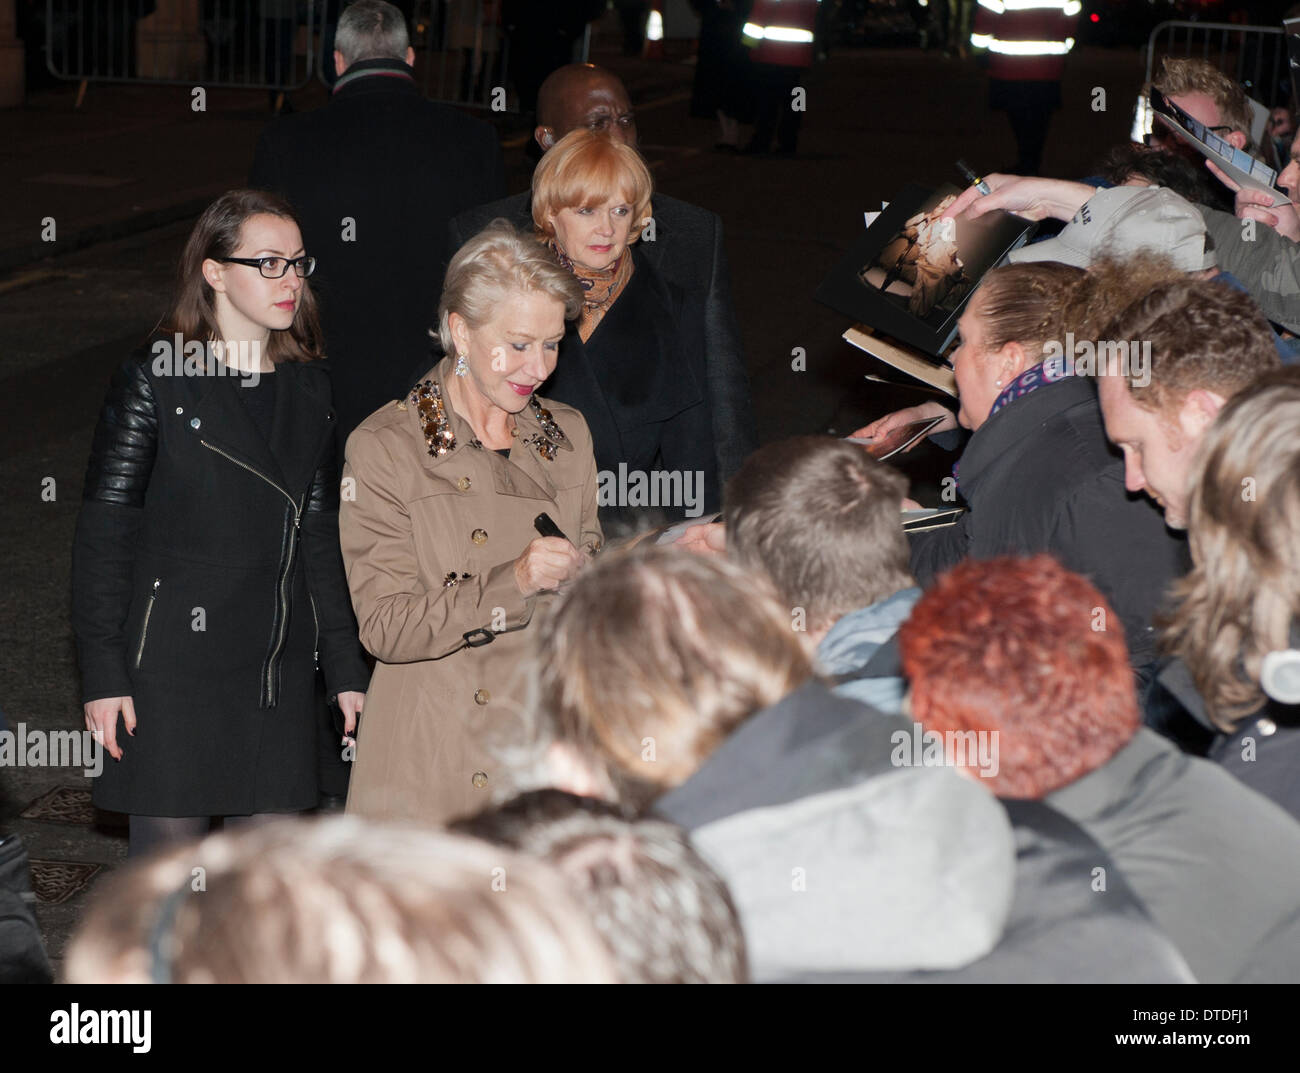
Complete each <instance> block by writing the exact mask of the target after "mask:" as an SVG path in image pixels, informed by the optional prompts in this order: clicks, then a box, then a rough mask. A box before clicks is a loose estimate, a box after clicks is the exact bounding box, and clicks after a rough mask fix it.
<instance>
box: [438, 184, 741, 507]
mask: <svg viewBox="0 0 1300 1073" xmlns="http://www.w3.org/2000/svg"><path fill="white" fill-rule="evenodd" d="M651 214H652V215H653V217H654V221H655V237H654V241H653V242H650V241H646V240H644V239H643V240H641V241H639V242H637V243H636V245H635V246H634V247H633V249H634V250H636V251H637V254H638V256H639V257H640V258H641V259H642V260H643V261H644V262H645V263H646V264H648V265H650V267H652V268H653V269H655V271H656V272H658V274H659V276H660V277H661V278H662V279H663V280H664V281H665V282H666V283H669V284H673V285H675V286H677V287H680V288H681V289H682V291H684V292H685V293H686V294H687V295H689V296H690V297H691V299H692V300H693V301H695V302H697V303H699V304H700V306H701V307H702V309H703V315H704V329H703V330H704V335H703V340H702V341H703V363H704V364H703V368H704V381H705V386H706V388H707V392H708V412H709V421H710V429H711V432H712V438H713V451H714V456H715V458H716V462H715V469H716V472H717V474H718V479H719V482H720V483H725V482H726V480H727V478H728V477H730V476H731V475H732V474H733V473H735V472H736V470H738V469H739V468H740V464H741V463H742V462H744V460H745V458H746V457H747V456H748V455H749V453H750V452H751V451H753V450H754V448H755V447H757V446H758V441H757V438H756V433H755V426H754V408H753V403H752V402H751V400H750V393H749V376H748V374H747V373H746V371H745V357H744V353H743V352H742V350H741V346H740V331H739V328H738V327H737V324H736V313H735V309H734V308H733V307H732V304H731V272H730V269H729V268H728V266H727V254H726V251H725V249H724V248H723V242H722V221H721V220H720V219H719V218H718V214H717V213H714V212H709V211H708V210H707V209H702V208H700V207H699V206H697V205H691V204H688V203H687V202H685V201H678V200H677V199H676V198H672V197H668V196H666V195H664V194H655V195H654V198H653V200H652V203H651ZM497 217H503V218H505V219H507V220H509V221H510V222H511V223H513V224H514V225H515V226H516V227H519V228H521V229H523V230H524V231H526V232H531V231H532V230H533V214H532V196H531V194H529V193H528V192H527V191H525V192H524V193H522V194H515V195H513V196H512V197H508V198H504V199H502V200H501V201H495V202H492V203H491V204H488V205H480V206H479V207H478V208H476V209H471V210H469V211H468V212H463V213H461V214H460V215H459V216H457V217H456V218H455V219H453V220H452V222H451V247H452V250H453V251H454V250H456V249H459V248H460V247H461V246H462V245H464V243H465V242H467V241H468V240H469V239H470V238H472V237H473V236H474V235H476V234H477V233H478V232H479V231H481V230H482V229H483V228H484V227H486V226H487V225H488V224H489V223H490V222H491V221H492V220H494V219H496V218H497ZM553 397H555V398H559V397H560V396H553ZM574 405H577V404H576V403H575V404H574ZM578 408H579V409H581V407H580V406H579V407H578ZM583 416H584V417H587V414H586V413H585V412H584V414H583ZM590 420H591V418H590V417H588V421H590ZM592 431H593V434H594V433H595V429H594V428H593V430H592ZM596 444H597V446H596V450H597V458H598V459H599V451H600V440H599V438H597V440H596Z"/></svg>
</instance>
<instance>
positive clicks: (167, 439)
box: [72, 351, 369, 816]
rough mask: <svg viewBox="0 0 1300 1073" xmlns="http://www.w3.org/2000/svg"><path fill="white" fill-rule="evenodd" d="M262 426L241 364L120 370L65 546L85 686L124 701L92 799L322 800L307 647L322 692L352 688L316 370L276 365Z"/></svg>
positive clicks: (148, 804) (332, 480)
mask: <svg viewBox="0 0 1300 1073" xmlns="http://www.w3.org/2000/svg"><path fill="white" fill-rule="evenodd" d="M264 375H267V376H275V377H276V378H277V380H276V397H275V413H274V417H273V421H272V426H271V435H270V439H269V442H268V439H267V438H266V437H264V436H263V435H262V434H261V432H259V430H258V428H257V426H256V424H255V423H254V421H253V418H252V417H251V416H250V414H249V412H248V410H247V409H246V408H245V406H244V404H243V403H242V402H241V401H240V399H239V392H240V391H241V390H242V389H241V388H240V386H239V381H238V378H236V377H230V376H195V375H189V376H187V375H177V374H176V373H175V372H168V371H167V370H165V369H164V370H163V373H162V374H161V375H160V372H159V368H158V367H157V366H156V364H155V361H154V358H153V357H152V356H151V355H150V353H149V352H148V351H142V352H140V353H137V354H136V355H135V356H134V357H132V358H131V359H129V360H128V361H127V362H125V363H124V364H123V365H122V366H121V367H120V368H119V369H118V370H117V371H116V373H115V374H114V375H113V378H112V381H111V383H110V386H109V390H108V395H107V398H106V399H105V402H104V408H103V410H102V412H101V414H100V418H99V424H98V425H97V427H96V429H95V437H94V443H93V446H92V448H91V456H90V464H89V467H88V470H87V473H86V484H85V490H84V493H83V502H82V508H81V513H80V515H79V516H78V519H77V531H76V537H75V539H74V543H73V579H72V586H73V593H72V595H73V625H74V629H75V632H76V637H77V648H78V655H79V660H80V665H81V674H82V694H83V700H85V701H91V700H97V699H100V698H104V697H117V696H129V697H131V698H132V699H133V701H134V705H135V712H136V718H137V721H138V725H137V729H136V732H135V735H134V736H133V737H132V736H128V735H127V734H126V733H125V731H124V729H123V728H122V726H121V724H120V723H119V727H118V735H117V740H118V743H119V745H121V747H122V751H123V757H122V759H121V761H120V762H119V761H114V760H112V759H111V758H109V759H107V760H106V761H105V765H104V771H103V773H102V774H101V775H100V776H99V777H98V778H97V779H96V781H95V790H94V799H95V803H96V804H97V805H99V807H101V808H105V809H110V810H113V811H116V812H125V813H133V814H138V815H152V816H213V815H248V814H252V813H256V812H279V811H297V810H300V809H305V808H310V807H314V806H315V804H316V800H317V775H316V771H317V763H316V733H317V730H316V727H317V720H316V716H315V703H316V701H315V674H316V667H315V664H316V653H317V652H319V662H320V666H321V669H322V670H323V672H324V675H325V684H326V689H327V691H328V694H329V696H330V697H331V698H333V697H335V696H337V694H338V693H340V692H342V691H344V690H358V691H363V690H365V688H366V686H367V683H368V681H369V672H368V670H367V668H366V664H365V662H364V659H363V656H362V652H361V647H360V644H359V642H358V641H357V628H356V621H355V619H354V618H353V615H352V607H351V602H350V600H349V597H348V590H347V581H346V579H345V577H344V574H343V561H342V556H341V555H340V552H339V536H338V498H339V482H338V470H337V463H336V460H335V459H336V456H335V451H334V424H335V418H334V415H333V412H332V410H331V407H330V385H329V377H328V373H327V371H326V370H325V368H324V367H323V366H322V364H321V363H312V364H297V363H282V364H280V365H278V366H277V367H276V370H275V372H274V373H267V374H264Z"/></svg>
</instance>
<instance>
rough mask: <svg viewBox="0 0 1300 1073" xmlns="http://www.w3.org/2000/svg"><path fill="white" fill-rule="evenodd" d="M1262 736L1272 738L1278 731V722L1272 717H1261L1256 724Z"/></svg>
mask: <svg viewBox="0 0 1300 1073" xmlns="http://www.w3.org/2000/svg"><path fill="white" fill-rule="evenodd" d="M1255 729H1256V730H1258V731H1259V735H1260V737H1261V738H1271V737H1272V736H1273V735H1274V734H1276V733H1277V724H1276V723H1275V722H1273V720H1272V719H1261V720H1259V722H1257V723H1256V724H1255Z"/></svg>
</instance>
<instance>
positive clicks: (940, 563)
mask: <svg viewBox="0 0 1300 1073" xmlns="http://www.w3.org/2000/svg"><path fill="white" fill-rule="evenodd" d="M958 472H959V479H960V491H961V494H962V496H963V498H965V500H966V502H967V504H968V506H969V507H970V510H969V511H968V513H966V514H964V515H962V517H961V520H960V521H959V522H958V523H957V524H956V525H954V526H950V527H948V528H947V529H935V530H931V531H930V532H926V533H916V534H913V535H912V537H911V542H912V573H913V575H914V576H915V577H916V580H917V581H918V582H919V583H920V584H921V585H922V586H926V585H929V584H930V582H931V581H933V580H934V578H935V576H936V575H937V574H939V573H942V572H943V571H944V570H947V569H949V568H950V567H952V566H955V565H956V564H957V563H958V562H960V561H961V560H962V559H965V558H967V557H973V558H977V559H988V558H993V557H995V556H998V555H1033V554H1036V553H1038V552H1047V553H1050V554H1051V555H1054V556H1055V557H1056V558H1057V559H1058V560H1059V561H1060V562H1061V563H1062V564H1063V565H1064V566H1066V567H1068V568H1069V569H1071V570H1073V571H1075V572H1076V573H1079V574H1082V575H1083V576H1084V577H1086V578H1088V579H1089V580H1090V581H1091V582H1092V583H1093V584H1094V585H1096V586H1097V588H1098V589H1100V590H1101V593H1102V595H1103V596H1105V597H1106V599H1107V600H1109V601H1110V605H1111V607H1113V608H1114V609H1115V612H1116V614H1117V615H1118V616H1119V618H1120V620H1121V621H1122V623H1123V626H1124V634H1125V637H1126V639H1127V641H1128V648H1129V656H1130V659H1131V661H1132V663H1133V666H1134V667H1135V668H1146V667H1149V665H1151V664H1152V663H1153V662H1154V660H1155V658H1156V647H1155V629H1154V626H1153V625H1152V618H1153V616H1154V615H1155V613H1156V610H1157V609H1158V608H1159V607H1160V605H1161V604H1162V603H1163V601H1164V598H1165V593H1166V590H1167V589H1168V587H1169V584H1170V583H1171V582H1172V581H1173V580H1174V579H1175V578H1178V577H1181V576H1182V575H1183V574H1184V573H1185V572H1186V571H1187V567H1188V565H1189V564H1188V559H1187V542H1186V540H1185V539H1184V538H1183V537H1182V536H1181V535H1178V534H1175V533H1174V532H1172V531H1171V530H1170V529H1169V528H1168V527H1167V526H1166V525H1165V522H1164V516H1163V515H1162V514H1161V512H1160V511H1159V510H1158V509H1157V507H1156V506H1155V504H1154V503H1152V502H1151V500H1150V499H1149V498H1148V497H1147V496H1145V495H1133V494H1130V493H1129V492H1127V491H1126V490H1125V488H1124V460H1123V458H1122V457H1121V456H1120V455H1119V453H1118V452H1117V451H1116V450H1115V449H1114V448H1113V447H1112V446H1111V445H1110V443H1109V442H1108V441H1107V439H1106V431H1105V428H1104V426H1103V425H1102V420H1101V408H1100V405H1099V403H1098V401H1097V390H1096V387H1095V386H1094V385H1093V383H1092V381H1091V380H1090V379H1088V378H1086V377H1068V378H1066V379H1064V380H1059V381H1056V382H1055V383H1051V384H1045V385H1044V386H1042V387H1040V388H1038V389H1037V390H1035V391H1033V392H1031V393H1030V394H1028V395H1026V396H1024V397H1023V398H1019V399H1016V400H1015V401H1014V402H1011V403H1009V404H1008V405H1006V406H1005V407H1003V408H1002V409H1000V410H999V411H998V412H997V413H996V414H993V415H992V416H991V417H990V418H989V419H988V420H987V421H986V422H985V423H984V424H983V425H982V426H980V428H979V429H977V430H976V431H975V433H974V435H972V436H971V438H970V440H969V442H968V443H967V445H966V449H965V451H964V452H963V453H962V456H961V461H960V463H959V471H958Z"/></svg>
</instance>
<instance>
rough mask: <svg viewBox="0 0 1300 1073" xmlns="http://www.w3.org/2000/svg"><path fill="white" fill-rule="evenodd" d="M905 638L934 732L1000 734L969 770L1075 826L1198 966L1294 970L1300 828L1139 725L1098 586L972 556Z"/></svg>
mask: <svg viewBox="0 0 1300 1073" xmlns="http://www.w3.org/2000/svg"><path fill="white" fill-rule="evenodd" d="M899 647H900V650H901V653H902V661H903V670H904V672H905V674H906V675H907V677H908V679H909V680H910V682H911V687H912V692H911V705H912V712H913V714H914V716H915V717H916V719H917V720H918V721H919V723H920V724H921V725H922V726H923V727H924V728H925V734H926V735H927V736H929V735H938V736H940V737H942V739H943V740H944V742H945V743H948V742H954V743H963V744H964V743H968V742H969V741H970V740H972V739H971V738H970V737H967V736H968V735H971V734H972V732H973V735H974V738H973V740H976V741H981V743H982V738H987V737H989V736H991V737H992V740H993V741H995V742H996V746H995V747H994V748H992V749H983V748H982V749H981V750H980V755H981V758H984V757H986V756H988V755H992V756H993V757H996V759H997V762H996V764H995V765H994V766H995V768H996V771H995V772H994V773H992V774H991V775H990V773H989V772H988V771H987V770H986V767H985V766H981V768H980V770H979V771H978V773H977V774H976V776H975V777H979V778H980V781H981V782H984V783H985V784H986V785H988V786H989V788H990V789H991V790H992V791H993V792H994V793H995V794H997V795H998V796H999V797H1003V798H1034V799H1043V800H1045V801H1046V802H1047V804H1048V805H1050V806H1051V807H1052V809H1054V810H1056V811H1057V812H1059V813H1062V814H1064V815H1065V816H1067V817H1069V818H1070V819H1071V820H1073V821H1074V822H1075V823H1077V824H1078V825H1079V826H1081V827H1083V828H1084V830H1085V831H1086V832H1087V833H1088V834H1089V835H1091V836H1092V837H1093V838H1094V839H1096V841H1097V842H1098V843H1099V845H1100V846H1101V848H1102V849H1104V850H1105V851H1106V852H1107V853H1109V854H1110V856H1111V857H1112V858H1113V859H1114V863H1115V865H1116V866H1117V870H1118V872H1119V873H1121V874H1122V880H1121V882H1122V881H1127V883H1128V884H1129V885H1131V886H1132V888H1133V890H1134V891H1135V892H1136V894H1137V896H1138V897H1139V898H1140V899H1141V901H1142V903H1143V904H1144V905H1145V906H1146V908H1147V910H1148V911H1149V913H1150V914H1151V917H1152V918H1153V919H1154V921H1155V922H1156V924H1158V925H1159V926H1160V928H1161V929H1162V930H1163V931H1164V932H1165V933H1166V934H1167V935H1168V936H1169V938H1170V939H1172V940H1173V942H1174V944H1175V945H1176V946H1177V947H1178V950H1179V951H1180V953H1181V954H1182V955H1183V957H1184V958H1185V959H1186V960H1187V964H1188V965H1189V966H1190V967H1191V970H1192V972H1193V973H1194V974H1195V975H1196V977H1197V979H1198V980H1200V981H1201V982H1202V983H1209V982H1212V981H1215V982H1217V981H1225V982H1226V981H1243V980H1252V981H1256V982H1264V981H1270V980H1271V981H1281V980H1294V979H1296V978H1298V977H1300V825H1297V824H1296V823H1295V821H1294V820H1293V819H1292V818H1291V817H1290V816H1288V815H1287V814H1286V813H1285V812H1283V811H1282V810H1281V809H1280V808H1278V807H1277V806H1276V805H1274V804H1273V803H1272V802H1270V801H1267V800H1265V799H1264V798H1263V797H1261V796H1259V795H1258V794H1256V793H1254V792H1253V791H1251V790H1249V789H1247V788H1246V787H1245V786H1243V785H1242V784H1241V783H1240V782H1238V781H1237V780H1236V779H1234V778H1233V777H1232V776H1231V775H1229V774H1228V773H1227V772H1225V771H1224V770H1223V769H1222V768H1220V767H1219V766H1218V765H1216V764H1212V763H1210V762H1209V761H1207V760H1201V759H1197V758H1193V757H1189V756H1186V755H1184V754H1183V753H1181V752H1180V751H1179V750H1178V748H1177V747H1176V746H1175V745H1173V744H1172V743H1171V742H1169V741H1168V740H1167V739H1165V738H1163V737H1161V736H1160V735H1159V734H1156V733H1155V732H1154V731H1152V730H1148V729H1146V728H1143V727H1142V726H1141V719H1140V716H1139V712H1138V705H1137V698H1136V695H1135V691H1134V686H1133V676H1132V674H1131V673H1130V671H1129V667H1128V655H1127V651H1126V649H1125V645H1124V640H1123V637H1122V635H1121V633H1120V631H1119V629H1118V624H1117V621H1116V617H1115V613H1114V611H1112V610H1111V607H1110V605H1109V604H1108V603H1107V602H1106V599H1105V598H1104V597H1103V596H1102V595H1101V593H1100V592H1098V591H1097V589H1096V588H1095V587H1094V586H1093V585H1092V584H1091V583H1090V582H1088V581H1087V580H1086V579H1084V578H1082V577H1080V576H1079V575H1078V574H1074V573H1071V572H1070V571H1069V570H1067V569H1066V568H1065V567H1063V566H1061V564H1060V563H1058V562H1056V560H1054V559H1052V558H1051V557H1050V556H1047V555H1038V556H1035V557H1034V558H1031V559H1013V558H1000V559H992V560H986V561H968V562H965V563H962V564H961V565H960V566H957V567H955V568H954V569H953V570H951V571H950V572H949V573H947V574H944V575H942V576H941V577H940V578H939V579H938V580H937V581H936V582H935V583H934V585H933V586H932V587H931V589H930V590H929V591H928V592H927V593H926V594H925V595H924V596H922V597H921V599H920V601H919V602H918V603H917V605H916V607H915V608H914V609H913V611H912V615H911V618H909V619H908V621H907V622H906V623H905V624H904V625H903V627H902V629H901V630H900V631H899ZM960 752H961V750H960V749H958V748H950V750H949V752H948V755H949V757H950V758H951V757H953V756H954V755H958V754H960ZM967 761H968V758H960V759H959V760H958V762H959V763H962V764H963V765H964V766H967V767H973V765H971V764H969V763H968V762H967ZM1111 871H1112V870H1111V869H1109V868H1108V867H1106V866H1105V865H1097V863H1096V857H1095V856H1094V858H1093V860H1092V861H1091V862H1088V863H1087V864H1086V867H1085V868H1083V869H1082V870H1081V872H1080V874H1078V875H1076V876H1074V877H1073V881H1072V882H1073V883H1075V884H1077V885H1078V889H1079V890H1080V891H1101V890H1110V889H1111V887H1112V886H1113V885H1114V882H1115V880H1116V879H1117V878H1118V877H1117V876H1115V875H1111V874H1110V872H1111ZM1098 873H1100V874H1098ZM1243 878H1244V879H1245V881H1244V882H1243ZM1098 883H1100V886H1099V885H1098ZM1091 897H1092V898H1094V899H1095V895H1092V896H1091ZM1108 897H1109V895H1108ZM1013 914H1014V910H1013ZM1009 930H1010V929H1009Z"/></svg>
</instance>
